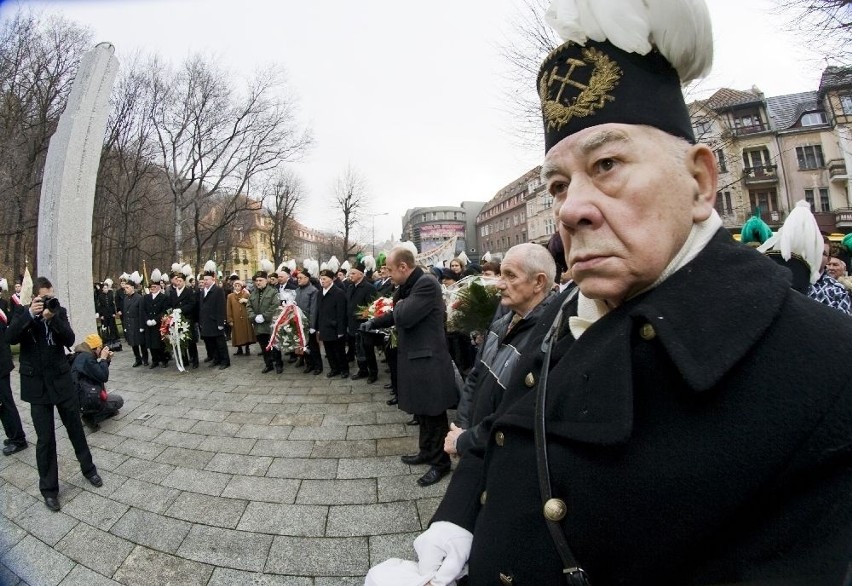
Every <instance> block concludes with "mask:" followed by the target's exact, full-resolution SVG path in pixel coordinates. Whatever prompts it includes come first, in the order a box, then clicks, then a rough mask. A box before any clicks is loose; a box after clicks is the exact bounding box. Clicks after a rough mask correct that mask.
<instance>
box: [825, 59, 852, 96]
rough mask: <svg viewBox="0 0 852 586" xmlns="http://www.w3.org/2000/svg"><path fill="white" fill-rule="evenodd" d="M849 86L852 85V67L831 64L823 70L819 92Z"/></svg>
mask: <svg viewBox="0 0 852 586" xmlns="http://www.w3.org/2000/svg"><path fill="white" fill-rule="evenodd" d="M849 86H852V67H837V66H834V65H830V66H828V67H826V68H825V70H824V71H823V72H822V77H821V78H820V80H819V93H820V94H822V93H823V92H825V91H827V90H830V89H837V88H843V87H849Z"/></svg>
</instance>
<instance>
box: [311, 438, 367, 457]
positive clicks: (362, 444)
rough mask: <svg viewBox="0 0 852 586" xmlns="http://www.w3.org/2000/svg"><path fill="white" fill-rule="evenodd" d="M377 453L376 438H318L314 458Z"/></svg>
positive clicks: (313, 453)
mask: <svg viewBox="0 0 852 586" xmlns="http://www.w3.org/2000/svg"><path fill="white" fill-rule="evenodd" d="M375 455H376V441H375V440H318V441H316V442H314V449H313V450H312V451H311V452H310V456H311V457H312V458H358V457H367V456H375Z"/></svg>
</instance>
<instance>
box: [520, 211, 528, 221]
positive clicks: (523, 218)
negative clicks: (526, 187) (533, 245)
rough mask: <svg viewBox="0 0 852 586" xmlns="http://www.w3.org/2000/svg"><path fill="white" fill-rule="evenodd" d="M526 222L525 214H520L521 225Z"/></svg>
mask: <svg viewBox="0 0 852 586" xmlns="http://www.w3.org/2000/svg"><path fill="white" fill-rule="evenodd" d="M526 221H527V216H526V214H524V212H521V224H523V223H524V222H526Z"/></svg>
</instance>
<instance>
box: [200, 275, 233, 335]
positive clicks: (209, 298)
mask: <svg viewBox="0 0 852 586" xmlns="http://www.w3.org/2000/svg"><path fill="white" fill-rule="evenodd" d="M198 304H199V306H198V329H199V330H200V331H201V337H202V338H213V337H216V336H224V335H225V325H226V324H227V321H228V313H227V308H226V307H225V291H224V290H223V289H222V287H220V286H219V285H216V284H215V283H214V284H213V285H212V286H211V287H210V290H209V291H208V292H207V295H204V288H203V287H199V289H198Z"/></svg>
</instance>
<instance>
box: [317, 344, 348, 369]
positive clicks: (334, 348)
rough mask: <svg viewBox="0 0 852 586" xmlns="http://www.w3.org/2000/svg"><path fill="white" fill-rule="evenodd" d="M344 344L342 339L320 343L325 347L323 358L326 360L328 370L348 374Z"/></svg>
mask: <svg viewBox="0 0 852 586" xmlns="http://www.w3.org/2000/svg"><path fill="white" fill-rule="evenodd" d="M345 344H346V342H345V340H344V339H343V338H338V339H337V340H323V341H322V345H323V346H324V347H325V357H326V358H327V359H328V368H329V370H331V371H332V372H349V362H347V360H346V346H345Z"/></svg>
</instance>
